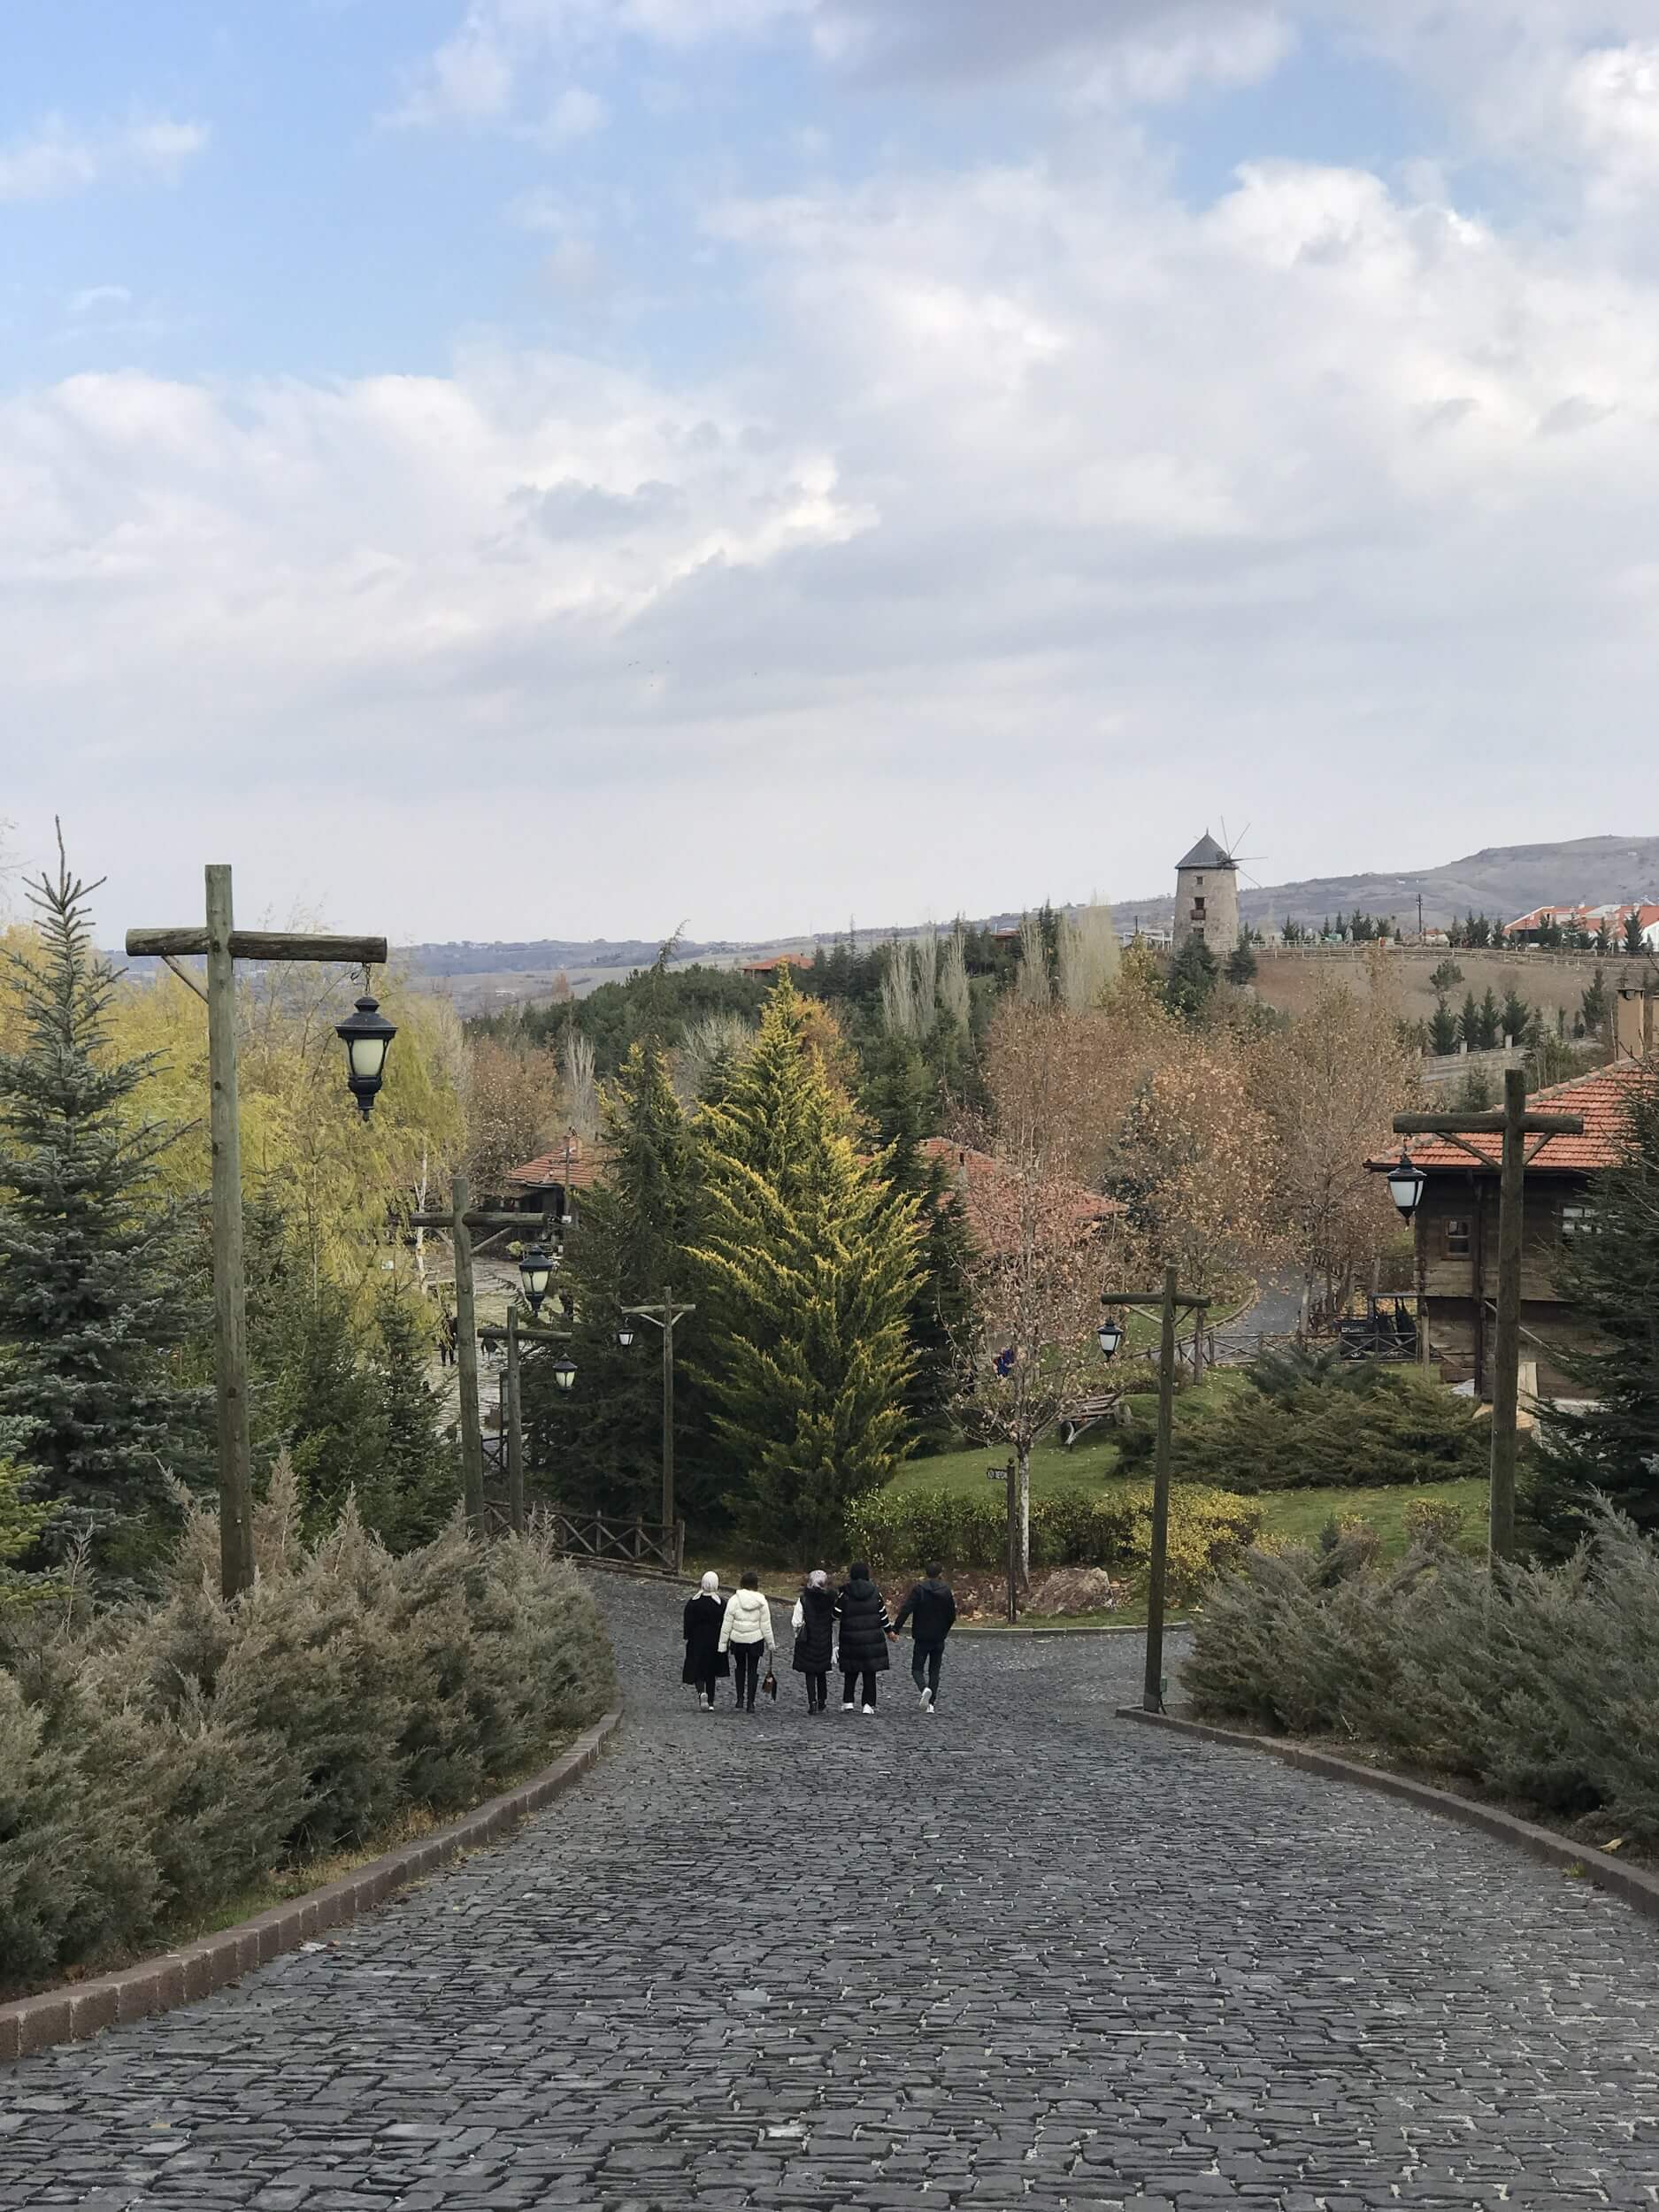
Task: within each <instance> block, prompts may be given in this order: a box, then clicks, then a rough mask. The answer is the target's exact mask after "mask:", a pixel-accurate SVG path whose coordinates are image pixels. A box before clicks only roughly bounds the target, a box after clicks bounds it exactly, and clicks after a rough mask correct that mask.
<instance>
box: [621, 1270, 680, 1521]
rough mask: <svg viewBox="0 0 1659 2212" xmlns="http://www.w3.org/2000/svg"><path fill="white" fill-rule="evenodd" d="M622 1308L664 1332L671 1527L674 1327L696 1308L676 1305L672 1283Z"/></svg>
mask: <svg viewBox="0 0 1659 2212" xmlns="http://www.w3.org/2000/svg"><path fill="white" fill-rule="evenodd" d="M622 1310H623V1312H624V1313H625V1314H634V1315H636V1316H637V1317H638V1318H639V1319H640V1320H641V1321H649V1323H650V1324H651V1325H652V1327H653V1328H657V1329H660V1330H661V1331H662V1333H663V1526H664V1528H665V1529H671V1528H672V1526H673V1525H674V1330H675V1328H676V1327H677V1325H679V1324H680V1322H681V1321H683V1320H684V1319H685V1317H686V1316H687V1314H688V1313H695V1311H696V1310H697V1309H696V1308H695V1306H689V1305H682V1306H677V1305H676V1304H675V1303H674V1293H673V1289H672V1286H671V1285H670V1284H667V1283H664V1285H663V1295H662V1299H661V1302H660V1303H658V1304H657V1305H654V1306H624V1307H623V1309H622Z"/></svg>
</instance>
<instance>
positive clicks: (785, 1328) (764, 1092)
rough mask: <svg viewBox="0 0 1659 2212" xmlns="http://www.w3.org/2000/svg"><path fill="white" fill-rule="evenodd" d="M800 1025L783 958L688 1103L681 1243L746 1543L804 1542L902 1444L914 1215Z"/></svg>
mask: <svg viewBox="0 0 1659 2212" xmlns="http://www.w3.org/2000/svg"><path fill="white" fill-rule="evenodd" d="M801 1028H802V1023H801V1010H800V1002H799V1001H798V1000H797V999H796V997H795V992H794V989H793V987H792V986H791V984H790V982H789V979H788V977H787V973H786V974H785V975H783V976H781V977H780V979H779V983H778V986H777V988H776V989H775V990H774V991H773V993H772V996H771V997H770V999H769V1000H768V1001H767V1004H766V1009H765V1012H764V1015H763V1017H762V1020H761V1028H760V1035H759V1038H758V1041H757V1044H756V1048H755V1050H754V1052H753V1053H752V1054H751V1055H750V1056H749V1058H748V1060H747V1061H745V1062H744V1064H743V1065H742V1066H741V1068H740V1069H739V1070H738V1071H736V1073H735V1075H734V1077H733V1080H732V1082H731V1084H730V1085H729V1087H728V1088H727V1091H726V1096H725V1098H724V1099H723V1101H722V1102H720V1103H719V1104H718V1105H717V1106H712V1107H710V1108H709V1109H708V1110H707V1111H706V1113H705V1116H704V1118H703V1126H702V1129H701V1131H700V1150H701V1155H702V1161H703V1204H704V1208H705V1215H704V1228H703V1236H702V1240H701V1242H700V1244H699V1246H698V1248H697V1249H696V1251H695V1254H694V1259H695V1263H696V1265H697V1269H698V1272H699V1288H698V1298H699V1302H700V1305H701V1306H702V1307H703V1309H705V1310H706V1318H707V1323H708V1327H707V1332H706V1333H705V1335H704V1337H703V1344H704V1352H703V1360H704V1362H705V1363H706V1364H705V1367H704V1373H705V1375H706V1378H707V1381H708V1386H709V1388H710V1392H711V1394H712V1396H713V1399H714V1402H715V1406H716V1414H715V1428H716V1431H717V1432H718V1435H719V1436H720V1438H721V1440H722V1441H723V1442H724V1444H725V1446H726V1451H727V1454H728V1455H729V1460H730V1464H731V1473H732V1477H733V1482H732V1487H731V1491H730V1499H731V1504H732V1508H733V1512H734V1514H735V1516H736V1517H737V1518H738V1520H739V1522H740V1524H741V1526H742V1527H743V1529H744V1531H745V1532H746V1533H747V1534H748V1535H749V1537H751V1538H752V1539H753V1540H755V1541H756V1542H757V1543H759V1544H763V1545H765V1546H768V1547H772V1548H780V1549H793V1550H795V1551H796V1552H797V1553H800V1552H802V1551H805V1552H810V1553H819V1552H822V1551H825V1550H826V1549H828V1548H833V1546H834V1545H835V1544H836V1543H837V1541H838V1540H839V1538H840V1535H841V1527H842V1524H843V1521H844V1517H845V1514H846V1509H847V1508H848V1507H849V1505H851V1504H852V1503H853V1502H854V1501H855V1500H856V1499H857V1498H859V1497H862V1496H863V1495H864V1494H865V1493H866V1492H868V1491H871V1490H873V1489H876V1488H879V1486H880V1485H881V1484H883V1483H884V1482H886V1481H887V1480H888V1479H889V1478H890V1477H891V1475H892V1474H893V1472H894V1470H895V1467H896V1466H897V1464H898V1462H899V1459H900V1457H901V1455H902V1451H903V1448H904V1445H905V1441H906V1417H905V1404H904V1400H905V1394H906V1391H907V1390H908V1388H909V1386H910V1379H911V1371H912V1355H911V1352H910V1347H909V1345H908V1343H907V1341H906V1333H905V1323H906V1317H907V1315H908V1314H909V1312H910V1307H911V1305H912V1302H913V1301H914V1298H915V1294H916V1277H917V1253H916V1247H917V1242H918V1222H917V1210H916V1207H915V1204H914V1202H911V1201H908V1200H903V1199H899V1198H895V1196H894V1194H892V1192H891V1190H890V1188H889V1187H888V1183H887V1177H886V1174H885V1172H884V1166H885V1163H884V1162H882V1161H879V1160H875V1159H872V1158H871V1157H869V1156H867V1155H865V1154H864V1153H861V1152H860V1150H859V1149H858V1148H857V1146H856V1144H855V1141H854V1125H853V1119H852V1117H851V1115H850V1113H849V1110H848V1109H847V1107H846V1106H845V1104H844V1103H843V1102H841V1100H840V1099H839V1098H838V1097H837V1095H836V1094H835V1092H834V1091H833V1089H832V1087H831V1086H830V1084H829V1083H828V1082H827V1081H826V1078H825V1074H824V1071H823V1068H822V1065H821V1064H819V1062H818V1056H817V1055H816V1053H813V1052H810V1051H809V1052H804V1053H803V1049H802V1045H801Z"/></svg>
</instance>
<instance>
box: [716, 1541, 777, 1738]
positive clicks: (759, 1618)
mask: <svg viewBox="0 0 1659 2212" xmlns="http://www.w3.org/2000/svg"><path fill="white" fill-rule="evenodd" d="M773 1648H774V1646H773V1643H772V1608H771V1606H770V1605H768V1604H767V1602H766V1601H765V1599H764V1597H763V1596H762V1595H761V1590H760V1577H759V1576H758V1575H757V1574H753V1573H750V1574H746V1575H745V1576H744V1577H743V1580H742V1583H741V1586H740V1587H739V1588H737V1589H735V1590H733V1593H732V1594H731V1596H730V1597H729V1598H727V1600H726V1617H725V1618H724V1619H723V1620H722V1621H721V1623H720V1649H721V1650H722V1651H729V1652H730V1653H731V1655H732V1686H733V1688H734V1689H735V1690H736V1692H737V1710H738V1711H739V1712H740V1713H752V1712H753V1711H754V1709H755V1690H756V1686H757V1684H758V1683H759V1680H760V1655H761V1653H762V1652H763V1651H764V1653H765V1654H766V1656H767V1658H768V1659H770V1658H771V1656H772V1651H773Z"/></svg>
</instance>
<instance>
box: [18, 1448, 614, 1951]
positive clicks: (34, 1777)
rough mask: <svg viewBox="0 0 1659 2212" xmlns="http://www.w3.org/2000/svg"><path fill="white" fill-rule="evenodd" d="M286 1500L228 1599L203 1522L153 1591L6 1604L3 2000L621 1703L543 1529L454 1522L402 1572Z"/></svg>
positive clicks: (432, 1800) (371, 1834) (283, 1482)
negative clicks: (94, 1603)
mask: <svg viewBox="0 0 1659 2212" xmlns="http://www.w3.org/2000/svg"><path fill="white" fill-rule="evenodd" d="M297 1529H298V1519H297V1513H296V1491H295V1485H294V1482H293V1479H292V1476H291V1474H290V1473H289V1472H288V1471H287V1470H286V1468H283V1469H280V1470H279V1471H278V1473H277V1475H276V1477H274V1478H273V1486H272V1496H271V1499H270V1502H268V1503H267V1504H266V1505H265V1506H264V1507H262V1508H261V1509H259V1511H258V1513H257V1517H256V1532H255V1533H256V1546H257V1561H258V1569H259V1572H258V1579H257V1582H256V1584H255V1586H254V1587H253V1588H252V1590H250V1592H248V1593H247V1594H246V1595H244V1596H243V1597H242V1599H241V1600H240V1601H238V1602H237V1603H236V1604H235V1605H234V1606H230V1607H227V1606H226V1605H224V1604H223V1603H222V1602H221V1601H220V1599H219V1595H218V1579H219V1565H218V1555H219V1532H218V1524H217V1521H216V1519H214V1518H213V1517H211V1515H207V1514H204V1513H194V1514H192V1515H191V1517H190V1518H189V1521H188V1526H187V1528H186V1531H185V1533H184V1537H183V1540H182V1541H181V1543H180V1548H179V1550H178V1553H177V1555H176V1556H175V1557H174V1559H173V1562H172V1563H171V1566H170V1568H169V1571H168V1576H167V1582H166V1586H165V1589H164V1590H163V1592H162V1594H161V1595H160V1598H159V1600H158V1601H157V1602H154V1603H150V1604H143V1605H139V1604H132V1605H127V1606H124V1607H122V1608H120V1609H117V1610H114V1611H111V1612H109V1613H106V1614H103V1615H98V1616H94V1617H85V1616H84V1615H83V1614H81V1613H77V1612H75V1611H73V1610H69V1611H67V1612H65V1609H62V1608H59V1607H56V1606H44V1605H42V1606H37V1607H34V1608H30V1609H13V1610H11V1611H8V1612H7V1613H6V1614H5V1615H4V1638H5V1641H4V1647H0V1986H18V1985H27V1984H31V1983H35V1982H39V1981H41V1980H42V1979H46V1978H51V1977H53V1976H55V1975H57V1974H58V1973H60V1972H61V1971H62V1970H64V1969H65V1968H66V1967H69V1966H73V1965H74V1964H77V1963H79V1962H83V1961H88V1960H101V1959H107V1958H109V1957H111V1955H115V1954H118V1953H119V1952H123V1951H129V1952H130V1951H134V1950H138V1949H142V1948H143V1947H154V1946H155V1945H156V1943H157V1941H158V1940H160V1939H162V1938H163V1937H164V1936H165V1932H166V1931H167V1929H168V1928H169V1927H170V1926H176V1925H178V1924H181V1923H182V1922H184V1921H188V1919H191V1918H193V1917H200V1916H204V1915H206V1914H208V1913H211V1911H213V1910H214V1909H216V1908H218V1907H219V1906H221V1905H223V1904H225V1903H227V1901H232V1900H234V1899H235V1898H237V1897H239V1896H241V1895H242V1894H244V1893H247V1892H248V1891H250V1890H251V1889H253V1888H255V1887H256V1886H259V1885H261V1884H263V1883H264V1882H265V1881H266V1880H267V1879H268V1878H269V1877H270V1876H271V1874H272V1873H273V1870H277V1869H279V1868H283V1867H286V1866H288V1865H291V1864H293V1863H296V1862H302V1861H303V1860H304V1859H306V1858H308V1857H311V1856H313V1855H318V1854H320V1853H326V1852H331V1851H339V1850H342V1849H349V1848H352V1847H358V1846H362V1845H365V1844H367V1843H369V1842H371V1841H372V1840H373V1839H376V1838H378V1837H380V1836H381V1835H383V1834H384V1832H386V1831H387V1830H388V1829H389V1828H391V1827H393V1826H394V1824H396V1823H397V1822H399V1821H400V1820H401V1819H403V1818H404V1817H406V1816H408V1815H409V1814H410V1813H411V1811H413V1810H414V1809H427V1810H430V1811H431V1812H432V1813H434V1814H442V1813H445V1812H450V1811H455V1810H458V1809H462V1808H465V1806H468V1805H471V1804H472V1803H475V1802H476V1801H479V1800H480V1799H481V1798H483V1797H485V1796H487V1795H488V1793H490V1791H491V1789H492V1788H493V1787H494V1786H497V1785H498V1784H501V1783H503V1782H505V1781H506V1780H508V1779H510V1778H512V1777H513V1776H515V1775H517V1774H519V1773H522V1772H524V1771H526V1770H527V1769H529V1768H531V1767H532V1766H534V1765H535V1764H538V1763H541V1760H542V1759H543V1758H544V1757H545V1756H546V1755H549V1754H550V1751H551V1747H552V1746H553V1745H554V1743H555V1742H556V1741H557V1740H559V1739H560V1738H562V1737H563V1736H565V1734H567V1733H569V1732H572V1731H574V1730H576V1729H578V1728H580V1727H582V1726H585V1725H586V1724H588V1723H589V1722H591V1721H592V1720H594V1719H595V1718H596V1717H597V1716H598V1715H599V1714H600V1713H601V1712H602V1711H603V1710H604V1709H605V1707H606V1706H607V1705H608V1704H609V1703H610V1702H611V1699H612V1696H613V1694H614V1674H613V1670H612V1663H611V1650H610V1646H609V1643H608V1641H607V1640H606V1637H605V1634H604V1631H603V1625H602V1624H601V1622H600V1619H599V1617H598V1614H597V1611H596V1609H595V1606H594V1603H593V1601H592V1599H591V1598H590V1597H589V1596H588V1594H587V1592H586V1591H585V1590H584V1589H583V1588H582V1586H581V1585H580V1582H579V1581H578V1579H577V1578H576V1577H575V1576H574V1575H573V1574H572V1572H571V1571H570V1570H569V1568H568V1567H566V1566H565V1565H564V1564H563V1563H561V1562H560V1561H559V1560H558V1559H557V1556H556V1555H555V1554H554V1553H553V1552H552V1550H551V1549H550V1548H549V1547H548V1546H547V1545H546V1544H545V1543H544V1541H543V1540H541V1539H540V1538H539V1537H537V1536H535V1535H534V1534H533V1535H532V1536H530V1537H528V1538H526V1539H512V1540H506V1541H503V1542H500V1543H496V1544H493V1545H491V1546H488V1548H486V1547H482V1546H480V1545H477V1544H475V1543H473V1542H472V1540H471V1539H470V1538H469V1537H468V1536H467V1534H466V1532H465V1528H464V1526H463V1525H461V1524H460V1523H459V1522H458V1521H457V1523H456V1524H455V1525H452V1526H451V1527H450V1528H449V1529H448V1530H447V1531H446V1532H444V1534H442V1536H440V1537H439V1538H438V1540H436V1541H435V1542H434V1543H432V1544H429V1545H426V1546H425V1547H423V1548H420V1549H418V1550H415V1551H411V1552H407V1553H404V1554H403V1555H401V1556H397V1557H394V1556H393V1555H392V1554H390V1553H389V1552H388V1551H387V1550H386V1549H385V1548H384V1547H383V1546H382V1545H381V1544H380V1542H379V1541H378V1540H376V1539H375V1538H374V1537H373V1536H372V1535H370V1534H369V1533H368V1532H367V1531H366V1530H365V1529H364V1527H363V1526H362V1525H361V1523H360V1522H359V1521H358V1519H357V1514H356V1511H355V1509H353V1508H352V1507H350V1506H348V1508H347V1509H346V1511H345V1513H344V1515H343V1516H342V1518H341V1520H340V1522H339V1524H338V1525H337V1526H336V1527H335V1528H334V1530H333V1531H332V1532H329V1533H328V1534H326V1536H324V1537H323V1538H321V1539H320V1540H318V1541H317V1542H315V1543H314V1544H312V1545H310V1546H307V1545H304V1544H303V1543H302V1542H301V1541H300V1539H299V1536H298V1533H297Z"/></svg>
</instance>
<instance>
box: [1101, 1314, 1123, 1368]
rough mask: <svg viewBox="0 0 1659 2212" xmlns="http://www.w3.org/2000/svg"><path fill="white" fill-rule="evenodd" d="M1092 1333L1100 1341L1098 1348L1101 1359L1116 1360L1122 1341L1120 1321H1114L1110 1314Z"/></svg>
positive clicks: (1121, 1324)
mask: <svg viewBox="0 0 1659 2212" xmlns="http://www.w3.org/2000/svg"><path fill="white" fill-rule="evenodd" d="M1094 1333H1095V1335H1096V1337H1097V1338H1098V1339H1099V1340H1100V1348H1101V1353H1102V1357H1104V1358H1106V1359H1116V1358H1117V1356H1118V1350H1119V1348H1121V1346H1122V1344H1123V1340H1124V1325H1123V1323H1122V1322H1121V1321H1118V1320H1115V1319H1114V1318H1113V1317H1112V1316H1111V1315H1110V1314H1108V1315H1107V1317H1106V1318H1105V1320H1104V1321H1102V1323H1101V1325H1100V1326H1099V1328H1098V1329H1096V1330H1095V1332H1094Z"/></svg>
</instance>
